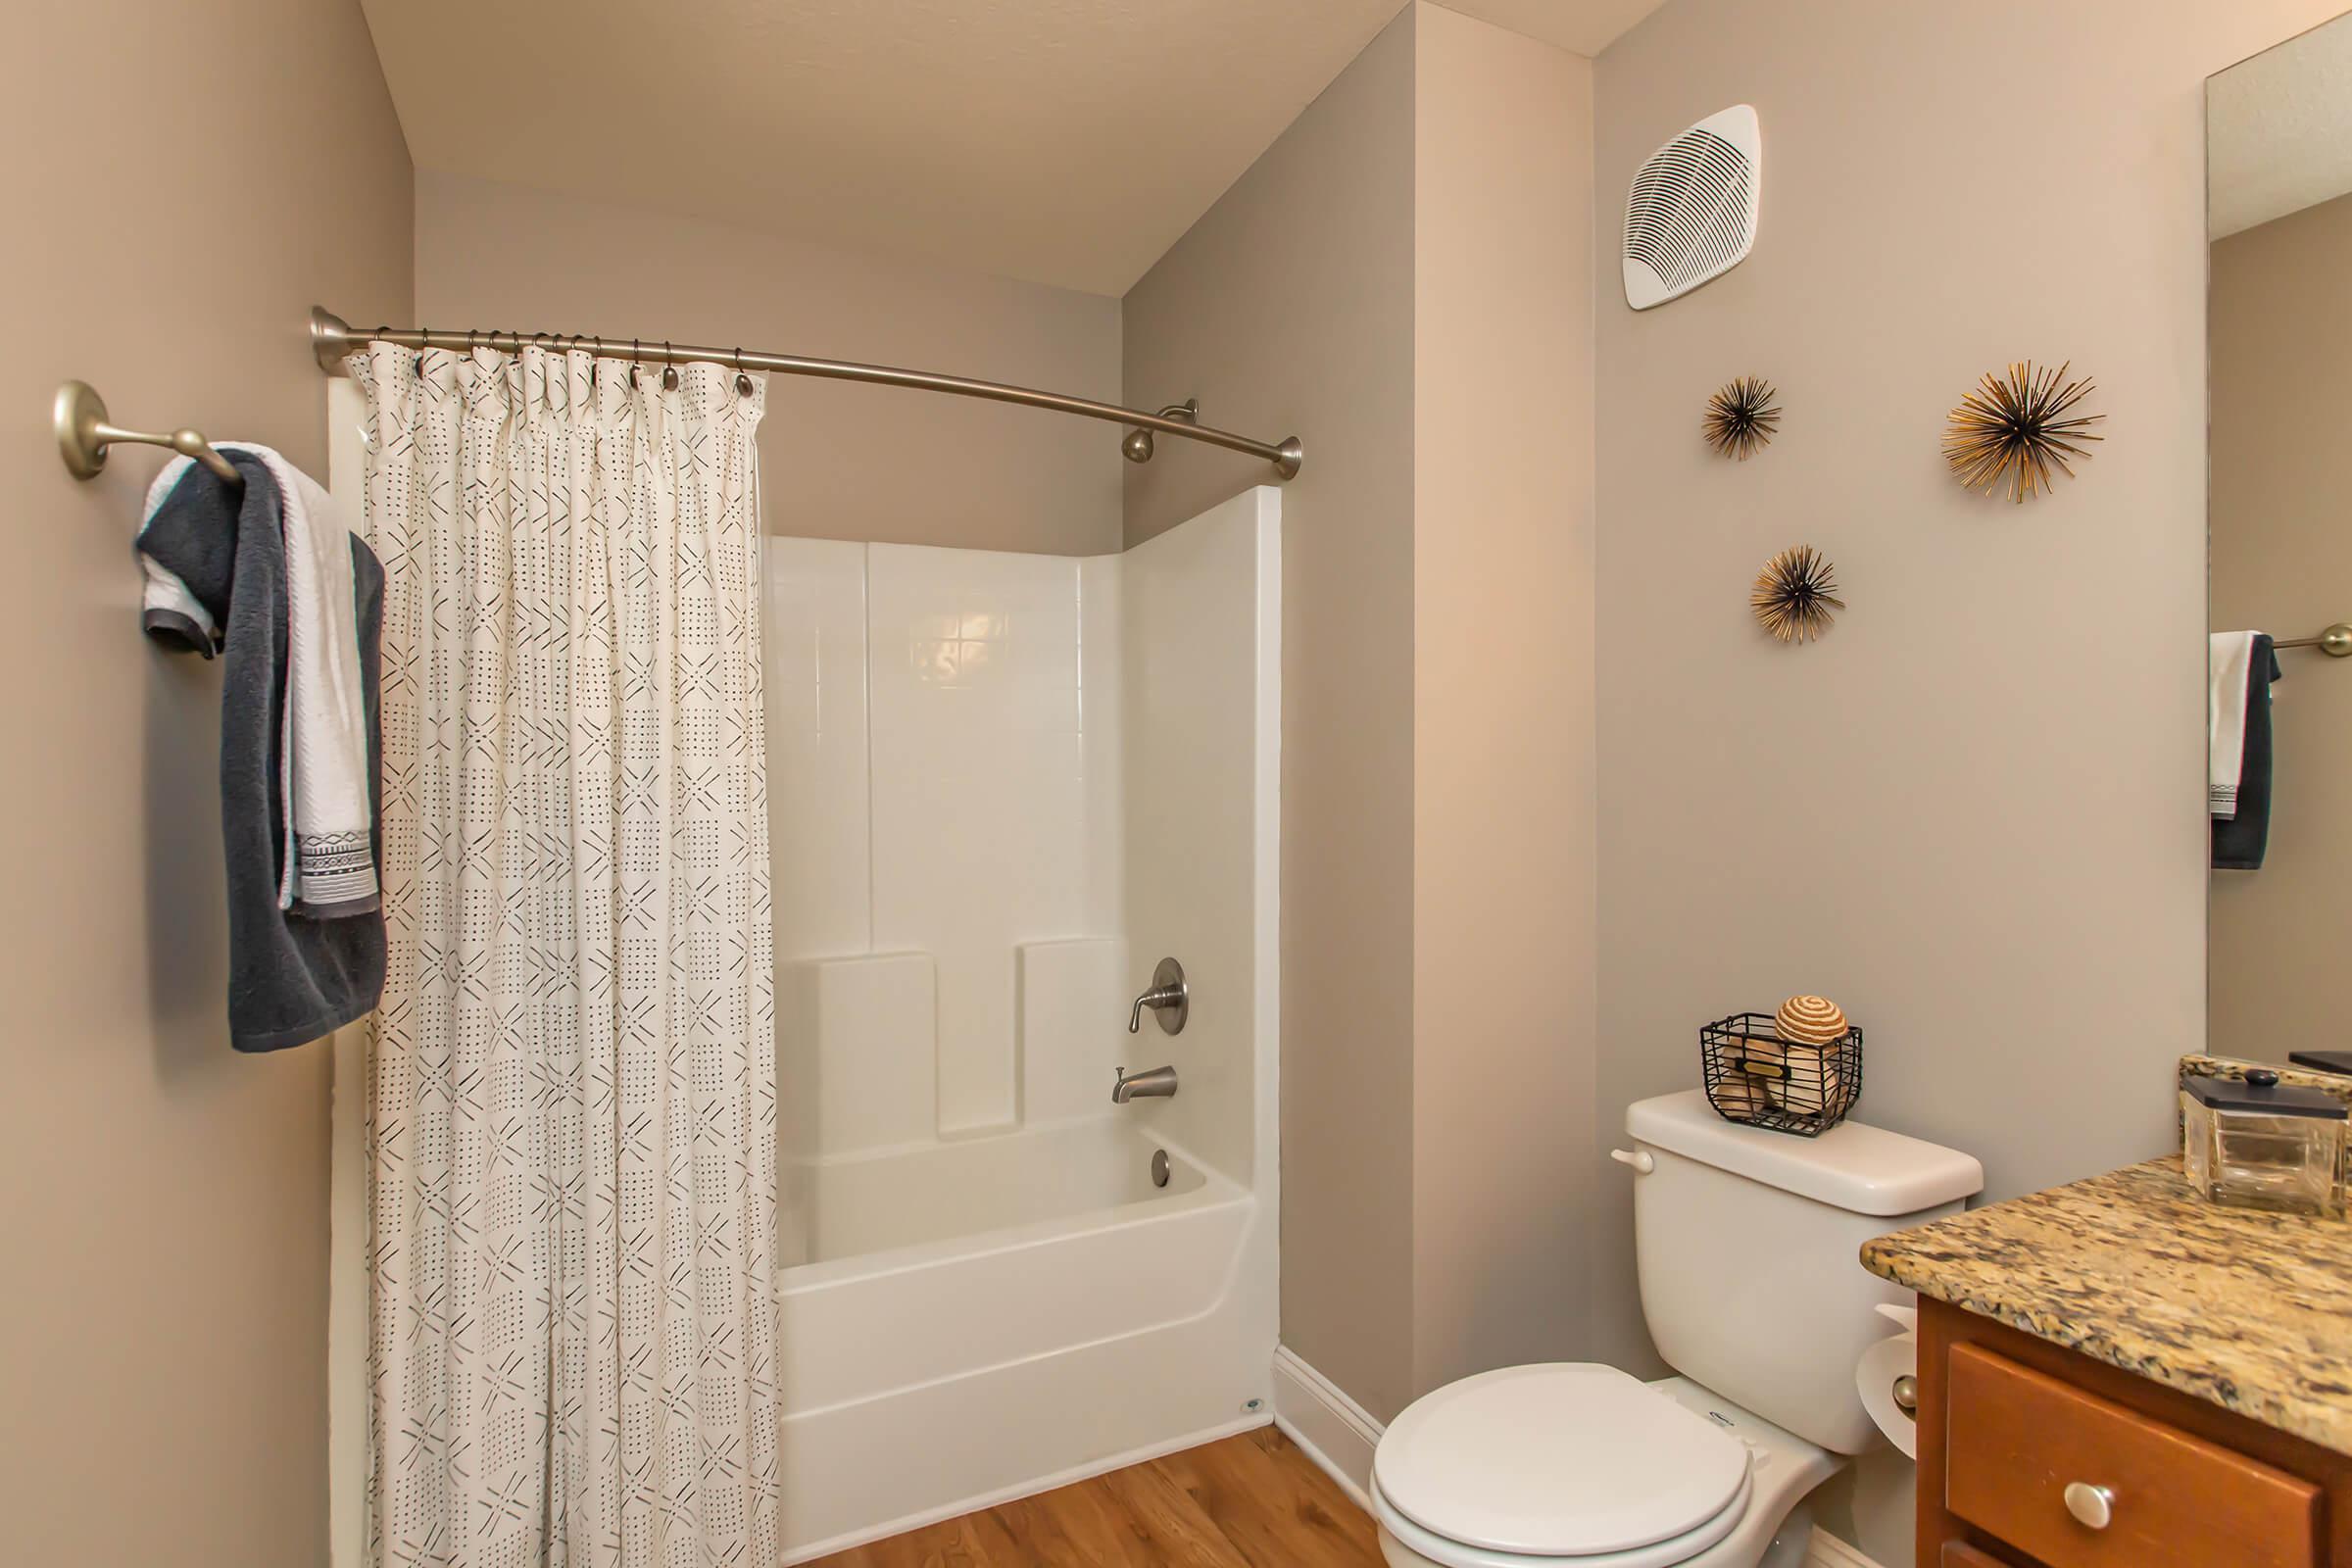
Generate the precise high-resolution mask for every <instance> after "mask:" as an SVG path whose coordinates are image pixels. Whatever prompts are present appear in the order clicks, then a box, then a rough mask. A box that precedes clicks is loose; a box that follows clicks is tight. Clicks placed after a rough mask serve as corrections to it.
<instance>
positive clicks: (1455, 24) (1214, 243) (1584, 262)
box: [1125, 5, 1594, 1419]
mask: <svg viewBox="0 0 2352 1568" xmlns="http://www.w3.org/2000/svg"><path fill="white" fill-rule="evenodd" d="M1591 136H1592V100H1591V65H1590V63H1589V62H1587V61H1585V60H1582V59H1580V58H1579V57H1577V56H1573V55H1569V54H1566V53H1563V52H1562V51H1559V50H1557V49H1553V48H1551V47H1549V46H1547V45H1544V44H1540V43H1536V42H1534V41H1533V40H1530V39H1528V38H1525V37H1522V36H1520V35H1519V34H1516V33H1512V32H1508V31H1505V30H1503V29H1501V28H1498V27H1495V26H1492V25H1488V24H1486V23H1483V22H1477V21H1473V20H1471V19H1469V18H1465V17H1461V16H1458V15H1456V14H1454V13H1452V12H1449V11H1445V10H1442V9H1440V8H1437V7H1434V6H1429V5H1415V6H1412V7H1408V8H1407V9H1406V10H1405V11H1404V12H1403V13H1402V14H1400V15H1399V16H1398V18H1397V21H1396V22H1395V23H1394V24H1392V25H1390V27H1389V28H1388V30H1387V31H1385V32H1384V33H1383V34H1382V35H1381V36H1380V38H1379V39H1377V40H1375V42H1374V43H1373V44H1372V45H1371V46H1370V47H1368V48H1367V49H1366V50H1365V51H1364V53H1363V54H1362V55H1361V56H1360V57H1359V58H1358V59H1357V60H1356V61H1355V63H1354V64H1353V65H1352V66H1350V67H1349V69H1348V71H1347V72H1346V73H1343V74H1342V75H1341V76H1340V78H1339V79H1338V80H1337V81H1335V82H1334V83H1333V84H1332V86H1331V87H1330V88H1329V89H1327V90H1326V92H1325V93H1324V95H1323V96H1322V97H1321V98H1320V99H1318V100H1317V102H1316V103H1315V105H1314V106H1313V107H1312V108H1310V109H1309V110H1308V111H1307V112H1306V114H1305V115H1303V116H1301V117H1300V119H1299V122H1298V123H1296V124H1294V125H1293V126H1292V127H1291V129H1290V130H1289V131H1288V132H1286V133H1285V134H1284V136H1283V137H1282V139H1281V140H1279V141H1278V142H1276V143H1275V145H1274V146H1273V147H1272V148H1271V149H1270V150H1269V151H1268V152H1267V153H1266V155H1265V156H1264V157H1263V158H1262V159H1260V160H1259V162H1258V163H1257V165H1256V166H1255V167H1254V168H1252V169H1251V170H1250V172H1249V173H1247V174H1245V175H1244V176H1243V177H1242V178H1241V179H1240V180H1239V181H1237V182H1236V183H1235V185H1234V186H1233V188H1232V189H1231V190H1230V191H1228V192H1227V193H1226V195H1225V196H1224V198H1223V199H1221V200H1220V201H1219V202H1218V203H1217V205H1216V206H1215V207H1213V208H1212V209H1211V210H1210V211H1209V212H1208V213H1207V214H1206V215H1205V216H1204V217H1203V218H1202V219H1201V221H1200V222H1199V223H1198V224H1196V225H1195V226H1194V228H1193V230H1192V231H1191V232H1190V233H1189V234H1187V235H1186V236H1185V238H1184V239H1183V240H1182V241H1180V242H1179V243H1178V244H1177V245H1176V246H1175V248H1174V249H1172V250H1171V251H1170V252H1169V253H1168V255H1167V256H1166V257H1165V258H1164V259H1163V260H1162V261H1161V262H1160V263H1159V265H1158V266H1157V267H1155V268H1154V269H1153V270H1152V271H1151V272H1150V273H1149V274H1147V275H1146V276H1145V278H1144V279H1143V280H1142V281H1141V282H1139V283H1138V284H1137V285H1136V287H1135V288H1134V289H1133V290H1132V291H1131V292H1130V293H1129V294H1128V296H1127V300H1126V305H1125V320H1126V333H1127V387H1128V397H1129V400H1130V401H1140V400H1144V399H1158V398H1160V397H1162V396H1163V395H1164V396H1168V397H1174V396H1181V395H1185V394H1189V393H1197V394H1198V395H1199V396H1200V397H1201V400H1202V407H1203V411H1204V413H1205V414H1206V415H1207V416H1208V417H1212V418H1213V419H1216V420H1218V421H1221V422H1225V423H1229V424H1231V425H1233V426H1234V427H1236V428H1241V429H1248V430H1263V431H1266V432H1268V433H1270V434H1283V433H1288V432H1291V431H1297V432H1298V433H1299V435H1300V436H1301V437H1303V438H1304V440H1305V442H1306V446H1307V460H1306V466H1305V469H1304V471H1303V472H1302V473H1301V474H1300V475H1299V478H1297V479H1295V480H1293V481H1292V482H1291V483H1289V484H1288V485H1286V486H1285V487H1284V489H1283V502H1284V560H1283V581H1284V588H1285V596H1284V636H1285V643H1284V646H1285V650H1286V658H1285V679H1284V734H1283V744H1284V751H1283V768H1284V776H1283V798H1284V816H1283V821H1284V841H1283V907H1284V911H1285V912H1284V920H1283V954H1284V963H1283V973H1284V977H1285V978H1284V995H1283V999H1282V1011H1283V1176H1284V1210H1283V1339H1284V1343H1285V1344H1286V1345H1287V1346H1288V1347H1289V1348H1291V1349H1292V1350H1294V1351H1295V1352H1297V1353H1298V1354H1299V1356H1300V1357H1301V1358H1302V1359H1304V1360H1305V1361H1307V1362H1308V1363H1309V1364H1310V1365H1312V1366H1313V1367H1314V1368H1315V1369H1316V1370H1317V1371H1319V1372H1321V1373H1322V1374H1323V1375H1324V1376H1325V1377H1327V1378H1329V1379H1331V1380H1332V1381H1333V1382H1334V1383H1336V1384H1338V1385H1339V1386H1340V1388H1342V1389H1343V1390H1344V1391H1346V1392H1347V1393H1348V1395H1350V1396H1352V1397H1354V1398H1355V1399H1356V1400H1357V1401H1358V1402H1360V1403H1361V1404H1363V1405H1364V1406H1365V1408H1366V1409H1367V1410H1369V1411H1370V1412H1371V1413H1372V1414H1373V1415H1375V1416H1377V1417H1380V1418H1384V1419H1385V1418H1387V1417H1390V1416H1393V1415H1395V1414H1396V1412H1397V1410H1398V1409H1400V1408H1401V1407H1402V1406H1403V1405H1404V1403H1405V1402H1406V1401H1408V1400H1409V1399H1410V1398H1411V1397H1413V1396H1414V1395H1415V1394H1417V1393H1419V1392H1421V1391H1422V1390H1424V1389H1427V1388H1429V1387H1432V1386H1434V1385H1435V1384H1437V1383H1440V1382H1444V1381H1446V1380H1447V1379H1449V1378H1452V1377H1456V1376H1459V1375H1461V1374H1463V1373H1466V1372H1470V1371H1475V1370H1480V1369H1483V1368H1485V1367H1490V1366H1496V1365H1502V1364H1505V1363H1508V1362H1511V1361H1514V1360H1526V1359H1544V1358H1551V1357H1557V1356H1563V1355H1574V1354H1577V1353H1581V1348H1582V1345H1583V1343H1584V1341H1585V1338H1586V1332H1585V1330H1586V1320H1585V1314H1586V1305H1585V1303H1586V1301H1587V1299H1588V1292H1587V1289H1586V1286H1585V1282H1584V1272H1585V1269H1586V1266H1587V1261H1586V1260H1587V1255H1588V1250H1589V1231H1588V1224H1589V1220H1588V1215H1587V1212H1586V1209H1587V1206H1588V1205H1589V1203H1590V1201H1591V1198H1592V1191H1591V1186H1590V1183H1589V1182H1587V1181H1585V1179H1584V1178H1583V1176H1582V1174H1581V1173H1582V1171H1583V1169H1584V1166H1585V1164H1586V1155H1587V1153H1588V1152H1589V1150H1590V1147H1591V1142H1592V1136H1593V1135H1592V1128H1591V1122H1590V1118H1589V1117H1588V1116H1586V1115H1584V1114H1582V1113H1581V1112H1580V1111H1579V1110H1578V1109H1577V1108H1576V1107H1578V1106H1580V1105H1583V1104H1585V1103H1589V1101H1590V1099H1591V1093H1592V1085H1593V1070H1594V1057H1593V1049H1594V1048H1593V978H1592V953H1593V874H1594V873H1593V839H1592V821H1593V808H1592V802H1593V706H1592V705H1593V693H1592V671H1591V649H1592V639H1593V623H1592V602H1593V566H1592V551H1593V520H1592V519H1593V494H1592V485H1593V427H1592V401H1591V381H1592V365H1593V345H1592V325H1591V323H1592V311H1591V297H1592V289H1591V277H1592V266H1593V261H1592V245H1591V223H1592V196H1591V184H1590V166H1591ZM1180 447H1181V444H1180V443H1176V442H1168V441H1163V442H1161V443H1160V454H1159V456H1158V457H1157V458H1156V459H1154V461H1153V462H1152V464H1151V465H1149V466H1145V467H1142V468H1138V469H1136V470H1135V471H1134V472H1132V473H1130V474H1129V475H1128V480H1127V530H1128V537H1129V538H1130V539H1138V538H1149V537H1151V536H1152V534H1154V533H1155V532H1156V531H1157V530H1159V529H1160V528H1162V527H1165V526H1166V525H1167V524H1168V523H1169V522H1170V521H1171V520H1173V519H1175V518H1178V517H1182V516H1185V515H1190V514H1191V513H1192V512H1193V511H1195V510H1197V509H1198V508H1199V507H1200V506H1201V505H1202V504H1204V503H1205V502H1207V501H1209V500H1213V499H1215V498H1216V497H1218V496H1220V495H1227V494H1231V493H1232V492H1233V491H1234V490H1236V489H1238V488H1240V487H1241V486H1243V485H1246V484H1250V483H1253V482H1256V480H1257V478H1258V477H1259V476H1258V475H1257V474H1255V473H1251V472H1250V471H1249V466H1248V465H1246V464H1244V465H1237V464H1235V463H1234V462H1233V460H1232V459H1231V457H1230V455H1226V454H1215V453H1209V452H1203V451H1196V450H1178V449H1179V448H1180Z"/></svg>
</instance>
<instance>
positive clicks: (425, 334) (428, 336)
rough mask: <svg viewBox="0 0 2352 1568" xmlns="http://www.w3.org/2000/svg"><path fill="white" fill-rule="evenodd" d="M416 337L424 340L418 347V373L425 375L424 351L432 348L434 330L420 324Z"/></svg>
mask: <svg viewBox="0 0 2352 1568" xmlns="http://www.w3.org/2000/svg"><path fill="white" fill-rule="evenodd" d="M417 336H418V337H421V338H423V339H424V341H423V342H421V343H419V344H417V374H418V375H422V374H424V351H425V350H426V349H428V348H430V347H432V344H433V329H432V328H431V327H429V326H425V325H422V324H419V325H418V326H417Z"/></svg>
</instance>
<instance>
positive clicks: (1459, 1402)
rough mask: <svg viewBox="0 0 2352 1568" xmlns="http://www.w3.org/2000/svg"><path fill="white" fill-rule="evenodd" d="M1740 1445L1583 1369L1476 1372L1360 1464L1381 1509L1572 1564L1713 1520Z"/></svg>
mask: <svg viewBox="0 0 2352 1568" xmlns="http://www.w3.org/2000/svg"><path fill="white" fill-rule="evenodd" d="M1747 1466H1748V1449H1747V1445H1746V1444H1744V1443H1742V1442H1741V1441H1740V1439H1739V1438H1738V1437H1736V1436H1734V1435H1733V1434H1732V1433H1730V1432H1728V1431H1725V1430H1724V1429H1723V1428H1721V1427H1719V1426H1717V1425H1715V1424H1714V1423H1713V1422H1712V1421H1709V1420H1708V1419H1707V1418H1706V1417H1704V1416H1702V1415H1700V1414H1698V1413H1697V1412H1696V1411H1693V1410H1689V1409H1685V1408H1684V1407H1683V1406H1682V1405H1680V1404H1677V1403H1676V1402H1675V1401H1674V1400H1672V1399H1670V1398H1668V1397H1665V1396H1664V1395H1662V1394H1659V1393H1657V1392H1656V1391H1654V1390H1652V1389H1649V1388H1646V1387H1644V1386H1643V1385H1642V1383H1640V1382H1639V1381H1637V1380H1636V1379H1634V1378H1633V1377H1631V1376H1629V1375H1628V1374H1626V1373H1624V1372H1620V1371H1619V1370H1617V1369H1616V1368H1615V1367H1613V1366H1601V1365H1599V1364H1597V1363H1594V1362H1586V1361H1555V1362H1547V1363H1544V1364H1543V1365H1539V1366H1512V1367H1504V1368H1502V1369H1501V1370H1499V1371H1495V1372H1482V1373H1480V1374H1479V1375H1478V1376H1476V1377H1471V1378H1464V1379H1462V1381H1461V1382H1459V1383H1450V1384H1447V1385H1446V1387H1445V1388H1442V1389H1439V1390H1437V1391H1436V1392H1435V1393H1432V1394H1428V1395H1424V1396H1423V1397H1421V1398H1419V1399H1416V1400H1414V1401H1413V1403H1412V1404H1411V1405H1409V1406H1408V1407H1406V1409H1405V1412H1404V1413H1403V1414H1402V1415H1400V1416H1398V1417H1397V1419H1396V1421H1395V1422H1393V1423H1391V1425H1390V1427H1389V1430H1388V1431H1387V1432H1386V1433H1385V1434H1383V1436H1382V1437H1381V1440H1380V1447H1379V1448H1378V1450H1377V1451H1376V1452H1375V1453H1374V1454H1373V1457H1372V1472H1373V1475H1374V1476H1375V1477H1376V1478H1377V1479H1378V1481H1379V1483H1380V1490H1381V1493H1382V1495H1384V1496H1386V1497H1387V1498H1388V1500H1389V1502H1390V1504H1391V1505H1392V1506H1393V1507H1395V1508H1396V1509H1397V1512H1399V1513H1401V1514H1403V1515H1404V1516H1405V1517H1406V1518H1408V1519H1410V1520H1412V1521H1413V1523H1415V1524H1417V1525H1419V1526H1421V1527H1422V1528H1423V1529H1424V1530H1428V1531H1430V1532H1432V1533H1433V1534H1436V1535H1439V1536H1443V1537H1445V1538H1446V1540H1448V1541H1458V1542H1461V1543H1463V1544H1467V1545H1473V1546H1482V1547H1485V1548H1486V1549H1488V1550H1490V1551H1508V1552H1520V1553H1524V1554H1526V1555H1529V1556H1539V1557H1581V1556H1591V1555H1594V1554H1597V1553H1600V1552H1607V1551H1625V1550H1629V1549H1631V1548H1633V1547H1636V1546H1646V1545H1649V1544H1652V1543H1654V1542H1659V1541H1665V1540H1669V1539H1671V1538H1672V1537H1675V1536H1679V1535H1683V1534H1685V1533H1686V1532H1689V1531H1691V1530H1694V1529H1696V1528H1697V1527H1698V1526H1700V1525H1702V1524H1704V1523H1706V1522H1707V1521H1708V1520H1709V1519H1712V1518H1713V1517H1714V1516H1715V1515H1717V1514H1719V1513H1721V1512H1722V1511H1723V1509H1724V1506H1725V1504H1727V1503H1729V1502H1730V1501H1731V1500H1732V1497H1733V1496H1734V1495H1736V1494H1737V1493H1738V1492H1739V1490H1740V1483H1741V1482H1742V1481H1744V1480H1745V1479H1746V1478H1747Z"/></svg>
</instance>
